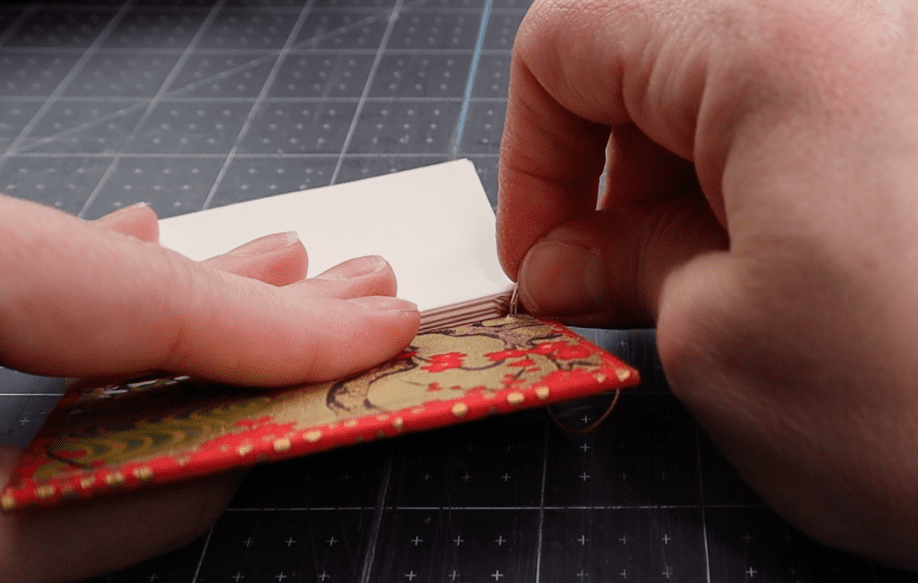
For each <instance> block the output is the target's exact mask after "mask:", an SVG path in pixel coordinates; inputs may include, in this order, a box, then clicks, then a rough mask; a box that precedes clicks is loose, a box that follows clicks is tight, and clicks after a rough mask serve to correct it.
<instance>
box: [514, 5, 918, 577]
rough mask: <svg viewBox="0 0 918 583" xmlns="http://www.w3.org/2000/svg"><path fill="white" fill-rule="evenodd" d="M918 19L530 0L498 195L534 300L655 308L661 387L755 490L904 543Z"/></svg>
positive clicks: (619, 322) (791, 509)
mask: <svg viewBox="0 0 918 583" xmlns="http://www.w3.org/2000/svg"><path fill="white" fill-rule="evenodd" d="M916 32H918V6H916V5H915V3H911V2H903V1H899V0H889V1H880V0H859V1H852V2H837V1H828V0H800V1H796V2H785V1H778V0H760V1H755V2H752V1H739V2H726V3H725V2H718V1H715V0H592V1H586V2H584V1H581V0H538V1H537V2H536V3H535V4H534V5H533V7H532V8H531V9H530V11H529V13H528V14H527V15H526V18H525V19H524V21H523V23H522V25H521V27H520V29H519V32H518V35H517V39H516V44H515V46H514V49H513V62H512V63H513V64H512V71H511V78H510V94H509V103H508V110H507V119H506V124H505V128H504V136H503V141H502V143H501V160H500V195H499V205H498V236H499V246H500V253H501V259H502V262H503V265H504V267H505V269H506V271H507V273H508V274H509V275H510V276H511V277H512V278H514V279H517V280H518V281H519V283H520V289H521V299H522V301H523V304H524V305H526V306H527V307H528V308H529V310H530V311H533V312H536V313H540V314H545V315H549V316H554V317H558V318H560V319H562V320H564V321H566V322H569V323H573V324H580V325H591V326H597V325H606V326H623V325H634V324H650V325H653V324H655V325H656V326H657V342H658V348H659V352H660V358H661V360H662V363H663V368H664V370H665V372H666V376H667V378H668V380H669V382H670V384H671V386H672V389H673V391H674V392H675V394H676V395H677V396H678V397H679V398H680V399H681V400H682V401H683V402H684V403H685V404H686V405H687V406H688V408H689V409H690V410H691V411H692V412H693V413H694V415H695V416H696V417H697V418H698V420H699V421H700V422H701V423H702V424H703V425H704V426H705V427H706V428H707V429H708V430H709V431H710V433H711V435H712V436H713V438H714V439H715V441H716V442H717V443H718V444H719V445H720V447H721V448H722V449H723V451H724V452H725V453H726V455H727V456H728V457H729V459H730V460H732V462H733V463H734V464H735V465H736V467H737V468H738V469H739V470H740V472H741V473H742V475H743V476H744V477H745V478H746V479H747V480H748V481H749V482H750V483H751V484H752V485H753V486H754V487H755V488H756V489H757V490H758V492H759V493H760V494H761V495H762V496H763V498H764V499H765V500H766V501H767V502H769V503H770V504H772V505H773V506H774V507H775V508H776V509H777V510H778V511H780V512H781V513H783V514H784V515H785V516H786V517H787V518H789V519H790V520H791V521H792V522H794V523H795V524H797V525H798V526H799V527H800V528H802V529H803V530H804V531H806V532H808V533H809V534H811V535H812V536H814V537H816V538H817V539H819V540H821V541H824V542H826V543H828V544H831V545H835V546H838V547H842V548H845V549H849V550H852V551H856V552H859V553H863V554H865V555H868V556H870V557H873V558H875V559H879V560H881V561H886V562H889V563H894V564H898V565H902V566H907V567H911V568H918V49H916V46H915V35H916ZM607 155H608V157H607ZM604 167H605V168H606V169H607V170H608V179H607V187H606V191H605V193H603V196H602V198H601V199H600V200H599V209H598V210H597V185H598V179H599V176H600V173H601V172H602V171H603V168H604Z"/></svg>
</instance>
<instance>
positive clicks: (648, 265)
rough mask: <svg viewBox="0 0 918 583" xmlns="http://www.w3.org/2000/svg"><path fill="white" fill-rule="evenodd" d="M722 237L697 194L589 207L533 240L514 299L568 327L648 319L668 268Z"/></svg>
mask: <svg viewBox="0 0 918 583" xmlns="http://www.w3.org/2000/svg"><path fill="white" fill-rule="evenodd" d="M727 241H728V240H727V234H726V232H725V231H724V229H723V228H722V227H721V225H720V223H719V222H718V221H717V219H716V218H715V216H714V214H713V212H712V211H711V209H710V207H709V206H708V204H707V202H706V201H705V200H704V199H702V198H700V197H699V198H697V199H696V198H679V199H667V200H660V201H655V202H652V203H646V204H645V203H641V204H628V205H622V206H616V207H614V208H609V209H603V210H598V211H594V212H591V213H588V214H586V215H583V216H581V217H578V218H576V219H574V220H570V221H568V222H565V223H562V224H561V225H559V226H558V227H555V228H554V229H553V230H551V231H550V232H549V233H548V234H547V235H545V237H543V238H542V239H541V240H539V241H538V242H537V243H536V244H535V245H533V246H532V248H531V249H530V250H529V252H528V253H527V254H526V256H525V258H524V259H523V262H522V264H521V266H520V273H519V284H520V299H521V301H522V302H523V305H524V306H525V307H526V308H527V309H528V310H529V311H530V312H532V313H534V314H541V315H545V316H550V317H555V318H558V319H560V320H563V321H564V322H566V323H568V324H572V325H579V326H594V327H600V326H607V327H628V326H641V325H652V324H653V323H655V322H656V320H657V318H658V315H659V310H660V307H659V306H660V294H661V289H662V288H663V287H664V285H665V283H666V281H667V279H668V278H669V276H670V274H671V273H672V272H673V271H674V270H676V269H678V268H680V267H682V266H684V265H686V264H687V263H688V262H690V261H692V260H693V259H694V258H696V257H697V256H699V255H702V254H706V253H711V252H717V251H723V250H725V249H726V248H727Z"/></svg>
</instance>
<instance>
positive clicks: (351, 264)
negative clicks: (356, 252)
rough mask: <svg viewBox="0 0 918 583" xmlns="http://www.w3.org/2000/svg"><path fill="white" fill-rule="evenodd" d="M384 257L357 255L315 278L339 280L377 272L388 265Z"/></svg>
mask: <svg viewBox="0 0 918 583" xmlns="http://www.w3.org/2000/svg"><path fill="white" fill-rule="evenodd" d="M388 265H389V264H388V263H387V262H386V260H385V259H383V258H382V257H380V256H379V255H368V256H366V257H357V258H356V259H350V260H348V261H345V262H344V263H340V264H338V265H336V266H334V267H332V268H331V269H328V270H326V271H324V272H322V273H320V274H319V275H317V276H316V279H328V280H340V279H350V278H353V277H361V276H364V275H369V274H371V273H379V272H380V271H382V270H384V269H385V268H386V267H388Z"/></svg>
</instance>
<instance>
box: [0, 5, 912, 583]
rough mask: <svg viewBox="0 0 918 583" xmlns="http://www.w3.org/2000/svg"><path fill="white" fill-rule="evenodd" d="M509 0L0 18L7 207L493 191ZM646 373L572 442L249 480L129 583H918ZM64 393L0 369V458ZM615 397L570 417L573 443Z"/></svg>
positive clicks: (537, 438)
mask: <svg viewBox="0 0 918 583" xmlns="http://www.w3.org/2000/svg"><path fill="white" fill-rule="evenodd" d="M527 5H528V2H527V1H526V0H427V1H425V0H312V1H309V2H305V3H304V2H302V1H294V0H289V1H284V0H275V1H261V2H255V1H246V0H226V1H223V0H221V1H216V2H215V1H213V0H197V1H186V2H179V1H168V0H160V1H145V2H139V1H138V2H131V1H129V2H122V1H121V0H110V1H107V2H93V3H86V4H79V3H73V4H67V3H47V4H44V3H40V2H39V3H33V4H22V5H10V4H5V5H3V6H2V7H0V149H2V151H3V153H2V155H0V190H2V191H4V192H6V193H8V194H11V195H15V196H19V197H22V198H26V199H30V200H35V201H39V202H42V203H45V204H48V205H52V206H55V207H58V208H61V209H63V210H65V211H67V212H70V213H74V214H78V215H80V216H82V217H85V218H88V219H91V218H96V217H99V216H101V215H103V214H106V213H108V212H111V211H113V210H116V209H118V208H121V207H123V206H126V205H129V204H132V203H135V202H139V201H147V202H149V203H150V204H152V206H153V207H154V208H155V210H156V211H157V212H158V213H159V214H160V215H161V216H171V215H176V214H180V213H185V212H190V211H194V210H200V209H203V208H208V207H214V206H220V205H224V204H228V203H231V202H236V201H241V200H249V199H252V198H258V197H263V196H268V195H272V194H278V193H281V192H287V191H291V190H299V189H304V188H311V187H317V186H323V185H327V184H332V183H339V182H345V181H349V180H354V179H358V178H362V177H366V176H373V175H377V174H383V173H387V172H391V171H394V170H402V169H407V168H413V167H417V166H422V165H428V164H433V163H436V162H441V161H444V160H448V159H452V158H456V157H468V158H471V159H472V160H473V161H474V162H475V164H476V166H477V168H478V171H479V173H480V175H481V178H482V181H483V182H484V184H485V187H486V190H487V191H488V194H489V196H490V197H491V198H492V202H493V201H494V196H495V194H496V167H497V154H498V146H499V141H500V134H501V129H502V124H503V116H504V112H505V111H506V89H507V73H508V67H509V59H510V48H511V46H512V42H513V37H514V34H515V31H516V28H517V27H518V25H519V23H520V21H521V19H522V17H523V15H524V14H525V11H526V8H527ZM592 337H593V339H594V340H596V341H598V342H599V343H601V344H603V345H604V346H606V347H607V348H609V349H610V350H612V351H613V352H616V353H617V354H619V355H620V356H622V357H624V358H625V359H627V360H628V361H630V362H631V363H632V364H634V365H635V366H637V367H639V368H640V369H641V372H642V375H643V377H644V379H645V380H644V383H643V385H642V386H641V387H640V388H638V389H633V390H631V391H630V392H628V393H627V394H625V395H624V396H623V397H622V399H621V402H620V403H619V406H618V408H617V410H616V412H615V414H614V415H613V416H612V418H611V419H609V420H608V421H607V422H606V423H605V424H603V425H602V426H601V427H600V429H599V430H598V431H596V432H594V433H592V434H589V435H585V436H583V435H574V434H569V433H565V432H563V431H561V430H560V429H558V428H557V427H555V426H554V425H553V423H552V422H551V421H549V420H548V419H547V417H546V415H545V413H544V412H543V411H534V412H529V413H524V414H520V415H517V416H511V417H504V418H495V419H489V420H487V421H485V422H482V423H476V424H473V425H468V426H463V427H457V428H451V429H446V430H442V431H437V432H433V433H430V434H425V435H420V436H418V435H416V436H407V437H404V438H401V439H398V440H394V441H390V442H385V443H374V444H368V445H364V446H359V447H354V448H351V449H347V450H342V451H336V452H331V453H326V454H322V455H317V456H314V457H310V458H305V459H301V460H297V461H293V462H288V463H283V464H278V465H275V466H269V467H261V468H259V469H256V470H255V471H253V472H252V473H251V475H250V477H249V478H248V480H247V481H246V482H245V485H244V486H243V488H242V490H241V491H240V492H239V494H238V496H237V497H236V499H235V500H234V502H233V504H232V506H231V508H230V509H229V510H228V511H227V512H226V513H225V514H224V515H223V517H222V518H221V519H220V520H219V522H218V523H217V524H216V526H215V527H214V528H213V529H212V530H211V531H210V532H209V533H208V534H207V535H206V536H205V537H203V538H202V539H200V540H199V541H197V542H195V543H194V544H192V545H190V546H188V547H186V548H184V549H181V550H179V551H177V552H174V553H171V554H169V555H166V556H163V557H159V558H156V559H153V560H151V561H149V562H147V563H144V564H142V565H139V566H136V567H134V568H131V569H128V570H126V571H123V572H121V573H116V574H113V575H111V576H107V577H102V578H100V579H98V581H101V582H111V583H116V582H118V583H121V582H137V583H164V582H188V583H192V582H194V583H217V582H223V583H228V582H232V583H255V582H272V583H294V582H314V581H317V582H321V583H346V582H355V583H357V582H362V583H368V582H381V583H383V582H391V583H427V582H434V581H436V582H448V583H472V582H481V583H531V582H535V583H540V582H541V583H549V582H559V583H560V582H572V583H599V582H619V581H621V582H668V581H672V582H677V581H678V582H712V583H732V582H736V581H750V582H753V583H758V582H787V583H796V582H800V583H808V582H816V581H826V582H828V581H832V582H834V581H842V580H844V581H852V580H854V581H914V580H918V578H915V577H912V576H909V575H903V574H897V573H893V572H890V571H887V570H885V569H883V568H881V567H878V566H875V565H873V564H871V563H868V562H865V561H862V560H859V559H855V558H852V557H849V556H847V555H844V554H841V553H837V552H833V551H829V550H826V549H823V548H821V547H819V546H818V545H816V544H814V543H813V542H811V541H809V540H808V539H806V538H805V537H803V536H802V535H800V534H799V533H797V532H796V531H795V530H794V529H793V528H791V527H789V526H788V525H786V524H785V523H784V522H783V521H782V520H781V519H779V518H777V517H776V516H775V515H774V514H773V513H772V512H771V511H770V510H769V509H767V508H766V507H765V506H764V505H763V504H762V503H761V502H760V501H759V499H758V498H757V497H756V496H755V494H753V493H752V492H751V491H750V490H749V488H748V487H746V486H745V485H744V484H743V483H742V481H741V480H739V478H738V477H737V476H736V474H735V472H734V471H733V470H732V468H731V467H730V466H729V464H727V463H726V462H725V461H724V460H723V458H722V457H721V456H720V454H719V453H718V452H717V450H716V449H715V448H714V447H713V446H712V445H711V444H710V442H709V440H708V439H707V437H706V436H705V435H704V433H703V431H701V430H700V429H699V428H698V427H697V425H696V424H695V423H694V421H693V420H692V419H691V418H690V417H689V415H688V414H687V413H686V411H685V410H684V409H683V408H682V406H681V405H680V404H679V403H678V402H677V401H676V400H675V398H674V397H673V396H672V394H671V393H670V392H669V390H668V388H667V387H666V383H665V380H664V379H663V376H662V374H661V372H660V369H659V365H658V362H657V360H656V356H655V351H654V340H653V335H652V333H649V332H646V331H632V332H593V333H592ZM61 391H62V382H61V381H60V380H55V379H44V378H39V377H31V376H28V375H23V374H20V373H17V372H14V371H11V370H7V369H0V441H2V442H5V443H16V444H19V445H24V444H25V443H27V442H28V440H29V439H30V438H31V436H32V435H33V434H34V432H35V431H36V430H37V428H38V426H39V425H40V423H41V420H42V418H43V416H44V415H46V414H47V412H48V410H49V408H50V407H52V406H53V404H54V402H55V401H56V399H57V398H58V396H59V395H60V393H61ZM607 403H608V398H606V397H602V398H597V399H594V400H592V401H587V402H581V403H576V404H572V405H569V406H566V407H563V408H562V409H563V411H562V417H563V418H564V419H565V422H567V423H569V424H570V425H571V426H574V427H576V426H583V425H584V424H585V423H588V422H589V421H590V420H591V419H594V418H596V417H597V416H598V415H599V414H601V412H602V411H603V410H604V409H605V406H606V404H607Z"/></svg>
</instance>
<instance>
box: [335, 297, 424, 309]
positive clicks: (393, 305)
mask: <svg viewBox="0 0 918 583" xmlns="http://www.w3.org/2000/svg"><path fill="white" fill-rule="evenodd" d="M348 301H349V302H351V303H352V304H357V305H358V306H360V307H362V308H367V309H368V310H374V311H377V312H417V311H418V306H417V304H414V303H412V302H409V301H407V300H403V299H401V298H392V297H389V296H366V297H362V298H351V299H349V300H348Z"/></svg>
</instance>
